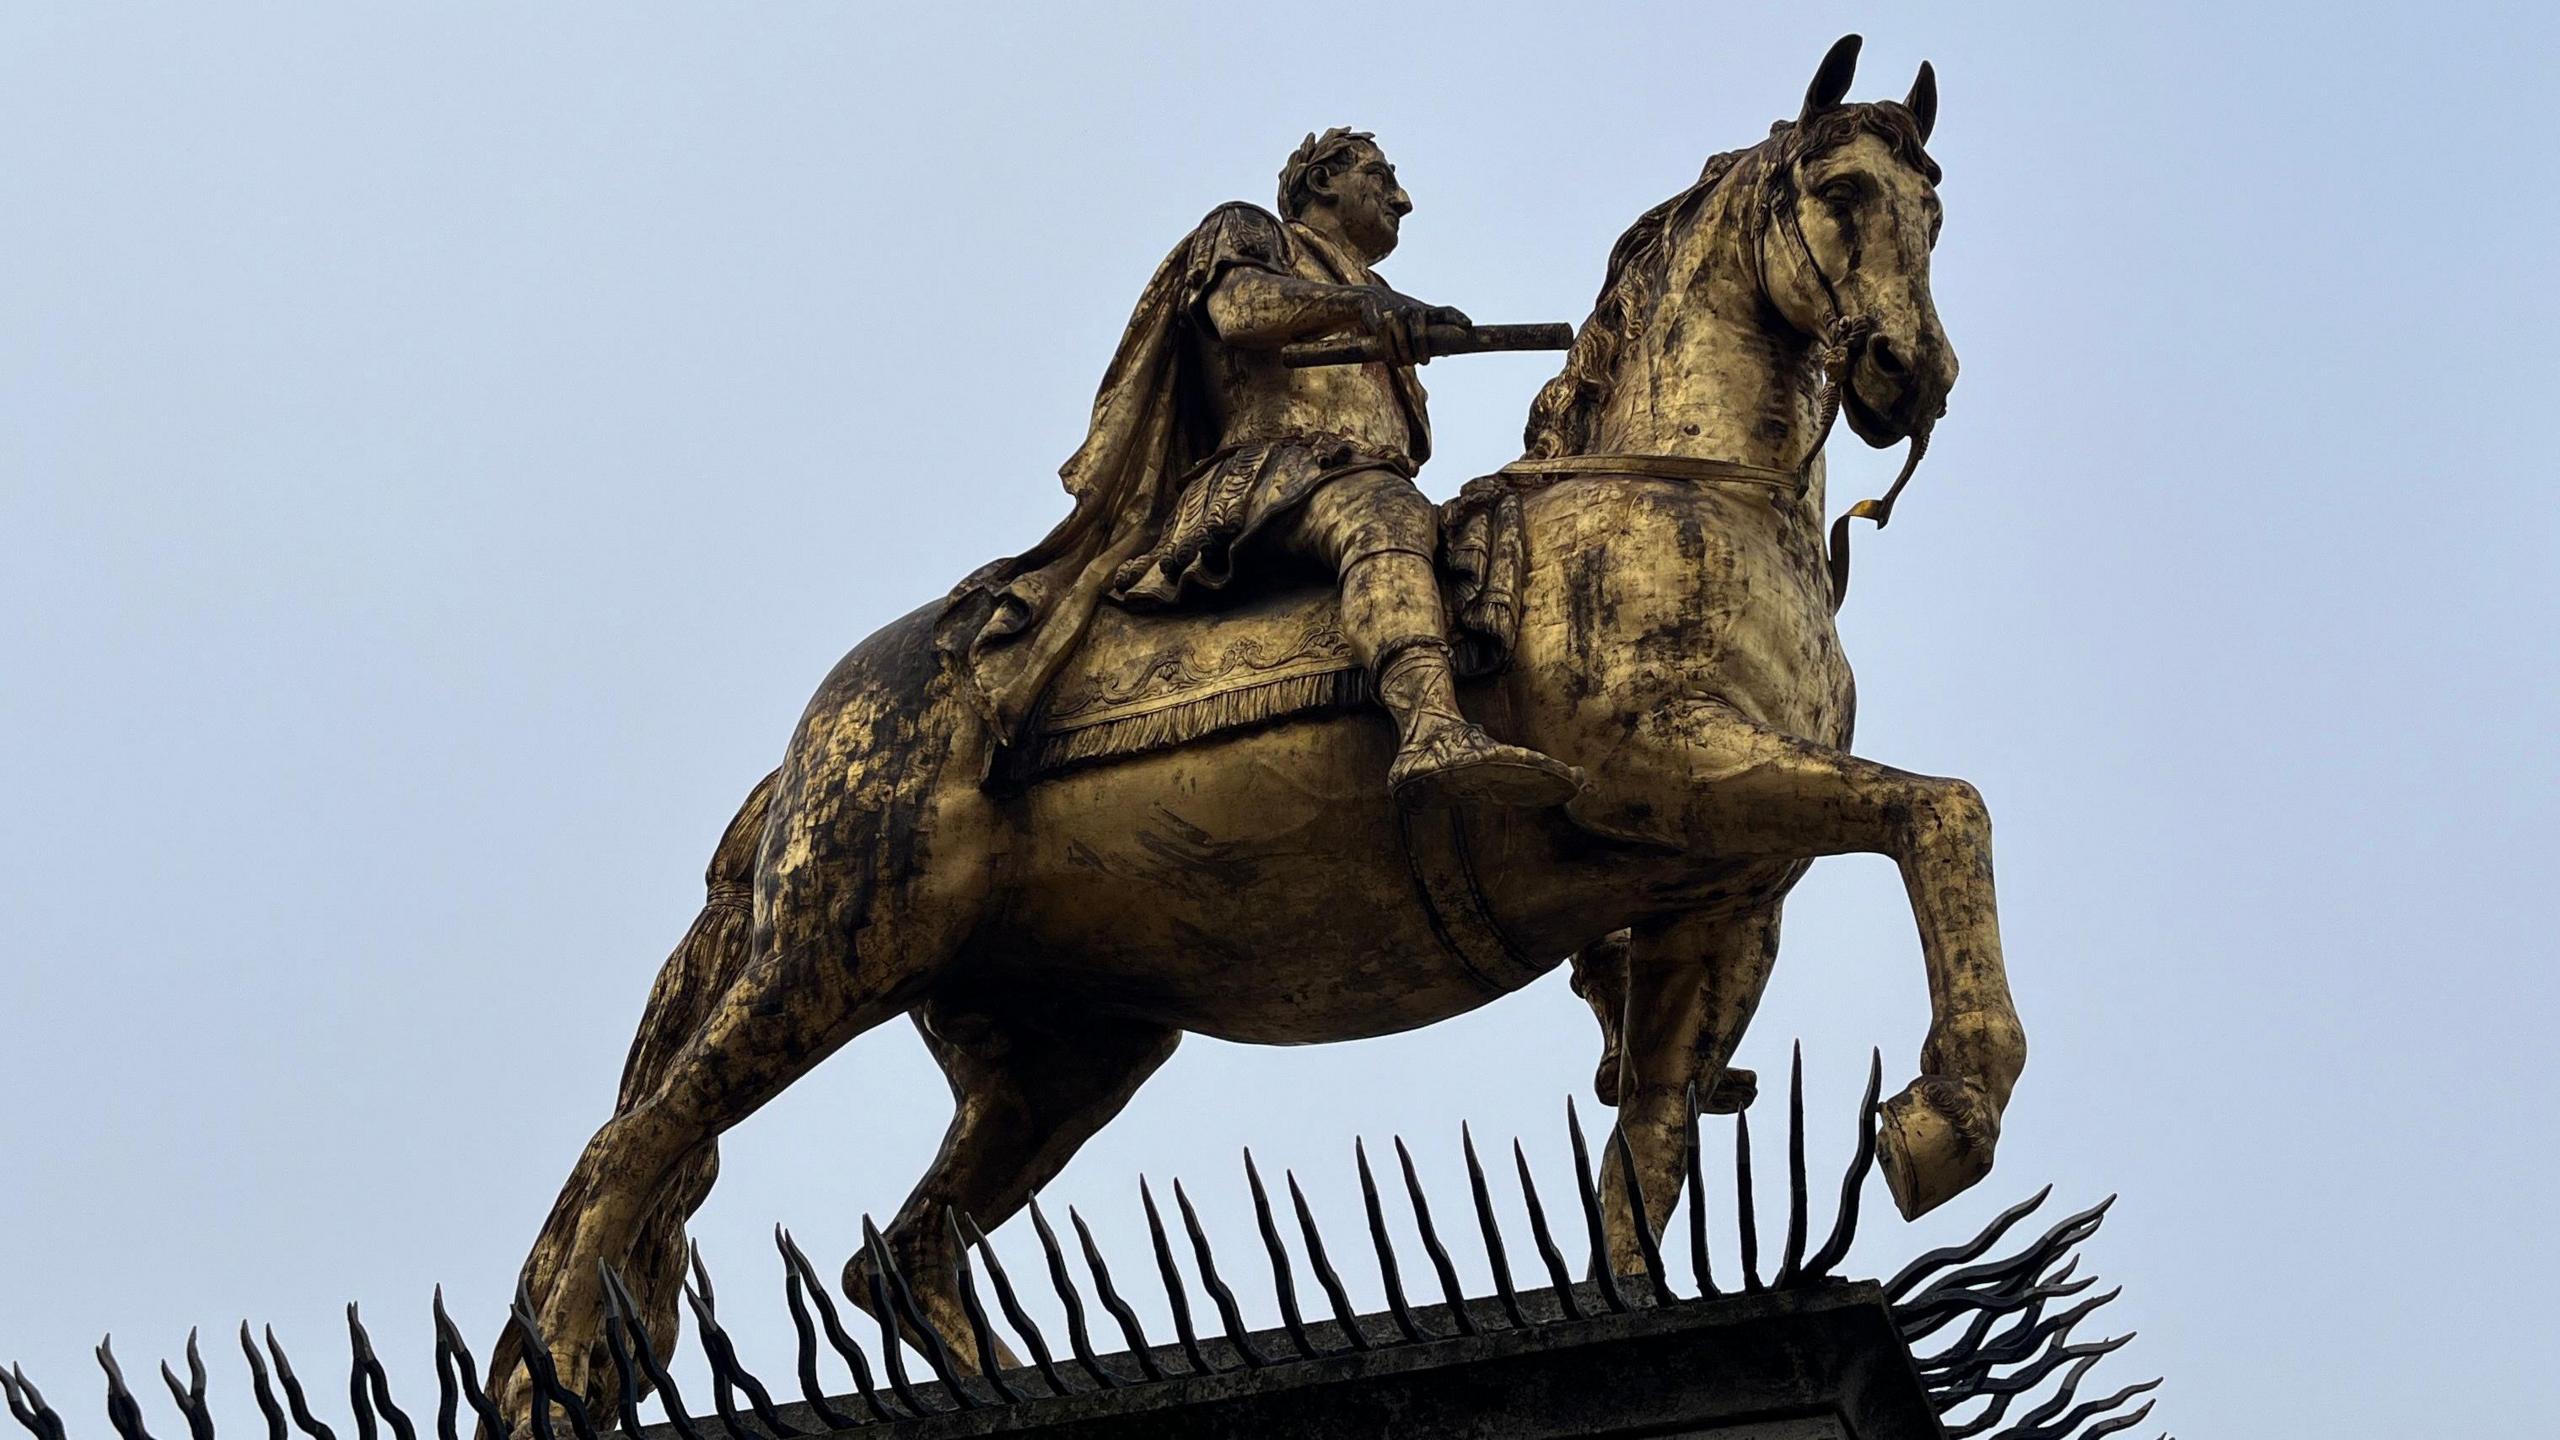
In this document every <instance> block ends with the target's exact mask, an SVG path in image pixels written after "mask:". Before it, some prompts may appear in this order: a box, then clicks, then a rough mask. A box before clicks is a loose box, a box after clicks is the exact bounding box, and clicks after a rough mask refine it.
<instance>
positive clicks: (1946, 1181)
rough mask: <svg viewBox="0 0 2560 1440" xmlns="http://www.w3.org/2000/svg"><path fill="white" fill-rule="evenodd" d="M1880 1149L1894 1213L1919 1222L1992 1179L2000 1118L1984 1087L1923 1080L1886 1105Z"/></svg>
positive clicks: (1926, 1077)
mask: <svg viewBox="0 0 2560 1440" xmlns="http://www.w3.org/2000/svg"><path fill="white" fill-rule="evenodd" d="M1877 1143H1878V1153H1879V1156H1880V1158H1881V1159H1882V1161H1883V1163H1884V1181H1885V1186H1886V1188H1887V1189H1890V1190H1891V1191H1892V1192H1893V1203H1894V1207H1895V1208H1896V1209H1898V1210H1900V1211H1901V1212H1902V1218H1903V1219H1905V1220H1917V1219H1919V1218H1920V1217H1921V1216H1923V1215H1926V1214H1928V1213H1929V1212H1930V1211H1932V1210H1935V1209H1937V1208H1938V1207H1939V1206H1940V1205H1943V1204H1945V1203H1946V1202H1947V1201H1949V1200H1951V1199H1953V1198H1954V1197H1956V1196H1957V1195H1960V1194H1962V1193H1964V1191H1965V1190H1967V1189H1969V1188H1970V1187H1971V1186H1972V1185H1973V1183H1974V1182H1975V1181H1977V1180H1980V1179H1981V1178H1982V1177H1983V1176H1985V1175H1988V1174H1990V1173H1991V1155H1992V1151H1993V1149H1994V1148H1996V1147H1997V1146H1998V1144H1999V1143H2000V1117H1999V1115H1998V1113H1997V1112H1995V1111H1994V1110H1993V1109H1992V1108H1991V1102H1990V1101H1989V1099H1988V1098H1986V1097H1985V1096H1984V1095H1983V1093H1982V1090H1981V1087H1979V1086H1977V1085H1974V1084H1972V1083H1971V1082H1969V1081H1964V1080H1957V1079H1953V1078H1950V1077H1948V1076H1944V1075H1923V1076H1921V1077H1920V1078H1919V1079H1917V1080H1914V1081H1912V1082H1911V1084H1910V1086H1909V1088H1907V1089H1905V1090H1904V1091H1903V1092H1902V1093H1901V1094H1899V1095H1896V1096H1894V1097H1893V1098H1892V1099H1891V1100H1888V1101H1886V1102H1885V1105H1884V1113H1883V1116H1882V1124H1881V1126H1880V1127H1879V1134H1878V1135H1877Z"/></svg>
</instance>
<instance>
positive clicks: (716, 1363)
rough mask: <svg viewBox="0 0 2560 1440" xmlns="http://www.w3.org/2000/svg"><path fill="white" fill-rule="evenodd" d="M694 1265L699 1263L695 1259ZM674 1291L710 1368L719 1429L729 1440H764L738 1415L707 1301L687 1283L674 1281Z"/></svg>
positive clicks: (734, 1390)
mask: <svg viewBox="0 0 2560 1440" xmlns="http://www.w3.org/2000/svg"><path fill="white" fill-rule="evenodd" d="M694 1263H695V1264H696V1265H697V1266H698V1265H699V1264H700V1263H701V1261H700V1259H699V1257H697V1258H696V1259H695V1261H694ZM677 1290H678V1292H679V1293H681V1294H682V1295H683V1296H684V1303H685V1307H686V1308H687V1309H689V1310H691V1311H692V1312H693V1324H694V1330H695V1332H696V1335H695V1338H696V1339H698V1340H700V1341H701V1342H702V1358H703V1359H704V1360H705V1361H706V1362H708V1363H709V1365H710V1367H711V1410H712V1413H713V1414H715V1415H718V1416H719V1417H720V1428H721V1429H723V1430H726V1431H728V1432H729V1440H764V1437H762V1436H760V1435H758V1434H756V1432H755V1430H754V1429H753V1428H752V1427H750V1426H749V1425H748V1424H747V1420H746V1417H745V1416H744V1415H741V1414H739V1413H738V1386H737V1381H736V1379H735V1378H734V1377H732V1376H731V1375H730V1373H729V1367H728V1366H726V1365H723V1364H721V1363H720V1345H719V1342H718V1341H717V1340H716V1339H714V1338H713V1337H714V1335H715V1334H716V1333H717V1330H718V1327H719V1323H720V1322H719V1321H718V1320H716V1319H714V1318H713V1314H714V1312H713V1310H712V1308H711V1302H710V1301H708V1300H705V1299H703V1298H702V1292H701V1291H699V1290H696V1289H695V1288H694V1287H693V1285H692V1283H691V1282H690V1281H678V1282H677Z"/></svg>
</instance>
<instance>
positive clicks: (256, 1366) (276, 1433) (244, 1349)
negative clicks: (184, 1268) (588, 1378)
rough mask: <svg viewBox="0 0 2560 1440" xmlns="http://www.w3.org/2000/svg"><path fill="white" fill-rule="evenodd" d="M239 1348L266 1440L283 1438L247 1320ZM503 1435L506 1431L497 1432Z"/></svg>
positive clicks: (281, 1421)
mask: <svg viewBox="0 0 2560 1440" xmlns="http://www.w3.org/2000/svg"><path fill="white" fill-rule="evenodd" d="M240 1350H241V1353H242V1354H244V1355H247V1356H248V1357H249V1393H250V1394H251V1395H252V1396H254V1397H255V1398H256V1399H257V1402H258V1413H259V1414H260V1415H263V1416H265V1417H266V1421H267V1440H285V1425H284V1407H283V1406H281V1405H279V1404H277V1403H276V1391H275V1387H274V1386H273V1385H272V1384H269V1383H268V1380H267V1361H266V1357H265V1356H263V1355H261V1354H259V1353H258V1342H257V1341H255V1340H253V1339H251V1338H250V1337H249V1322H248V1321H246V1320H243V1321H241V1322H240ZM497 1433H498V1434H499V1435H501V1436H503V1435H504V1434H505V1433H506V1432H505V1430H504V1429H501V1430H499V1431H498V1432H497Z"/></svg>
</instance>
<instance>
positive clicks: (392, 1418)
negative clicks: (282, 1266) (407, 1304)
mask: <svg viewBox="0 0 2560 1440" xmlns="http://www.w3.org/2000/svg"><path fill="white" fill-rule="evenodd" d="M347 1338H348V1340H349V1342H350V1343H351V1344H352V1345H353V1347H354V1350H355V1358H356V1373H357V1378H358V1379H359V1380H360V1381H362V1385H361V1386H360V1387H359V1388H358V1393H359V1395H360V1396H361V1395H363V1394H364V1393H365V1392H368V1391H369V1392H370V1396H371V1400H372V1405H373V1408H374V1409H375V1410H378V1411H380V1412H381V1414H382V1418H383V1419H384V1420H387V1421H389V1422H390V1424H391V1436H392V1440H418V1427H417V1426H416V1424H414V1423H412V1422H411V1420H410V1419H409V1414H408V1412H407V1411H405V1410H402V1409H401V1408H400V1406H399V1405H398V1404H397V1403H396V1402H394V1401H393V1400H392V1398H391V1376H390V1373H389V1372H388V1371H386V1370H384V1369H383V1368H382V1357H381V1356H379V1355H376V1354H375V1353H374V1352H373V1337H372V1336H371V1335H369V1334H367V1333H366V1332H365V1328H364V1320H363V1319H362V1317H360V1316H358V1315H357V1314H356V1307H355V1306H354V1305H353V1304H349V1305H348V1306H347ZM187 1343H188V1345H189V1347H190V1348H192V1347H193V1346H194V1344H195V1337H194V1336H193V1335H190V1336H188V1338H187ZM358 1408H359V1409H362V1408H363V1406H362V1404H361V1403H359V1405H358ZM208 1428H210V1427H209V1426H208ZM198 1440H203V1437H198Z"/></svg>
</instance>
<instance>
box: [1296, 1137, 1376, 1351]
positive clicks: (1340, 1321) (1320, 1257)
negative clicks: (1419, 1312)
mask: <svg viewBox="0 0 2560 1440" xmlns="http://www.w3.org/2000/svg"><path fill="white" fill-rule="evenodd" d="M1282 1173H1283V1178H1285V1179H1286V1180H1287V1181H1288V1182H1289V1208H1290V1209H1292V1210H1294V1211H1296V1212H1297V1215H1298V1238H1299V1239H1301V1240H1303V1241H1305V1242H1306V1247H1307V1265H1308V1268H1310V1269H1312V1270H1314V1271H1315V1272H1316V1283H1317V1284H1318V1285H1321V1286H1323V1287H1324V1298H1325V1300H1326V1301H1327V1302H1328V1303H1330V1304H1331V1305H1332V1306H1333V1323H1334V1324H1335V1325H1336V1326H1338V1327H1339V1328H1340V1329H1341V1331H1342V1338H1343V1340H1344V1341H1345V1342H1346V1343H1348V1344H1349V1345H1350V1346H1351V1348H1352V1349H1354V1350H1367V1349H1370V1348H1372V1346H1371V1343H1370V1340H1369V1336H1368V1333H1367V1332H1366V1331H1364V1330H1362V1329H1361V1328H1360V1317H1359V1316H1358V1315H1357V1314H1355V1313H1354V1312H1353V1311H1352V1308H1351V1292H1349V1291H1348V1290H1345V1289H1343V1288H1342V1277H1341V1276H1340V1275H1338V1274H1336V1273H1334V1268H1333V1261H1332V1259H1331V1258H1330V1257H1328V1256H1327V1255H1326V1254H1325V1253H1324V1235H1323V1233H1322V1232H1320V1231H1319V1230H1317V1229H1316V1212H1315V1211H1314V1210H1313V1209H1311V1208H1309V1206H1308V1205H1307V1194H1306V1192H1305V1191H1303V1190H1301V1189H1299V1188H1298V1175H1297V1172H1296V1171H1294V1170H1292V1171H1284V1172H1282Z"/></svg>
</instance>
